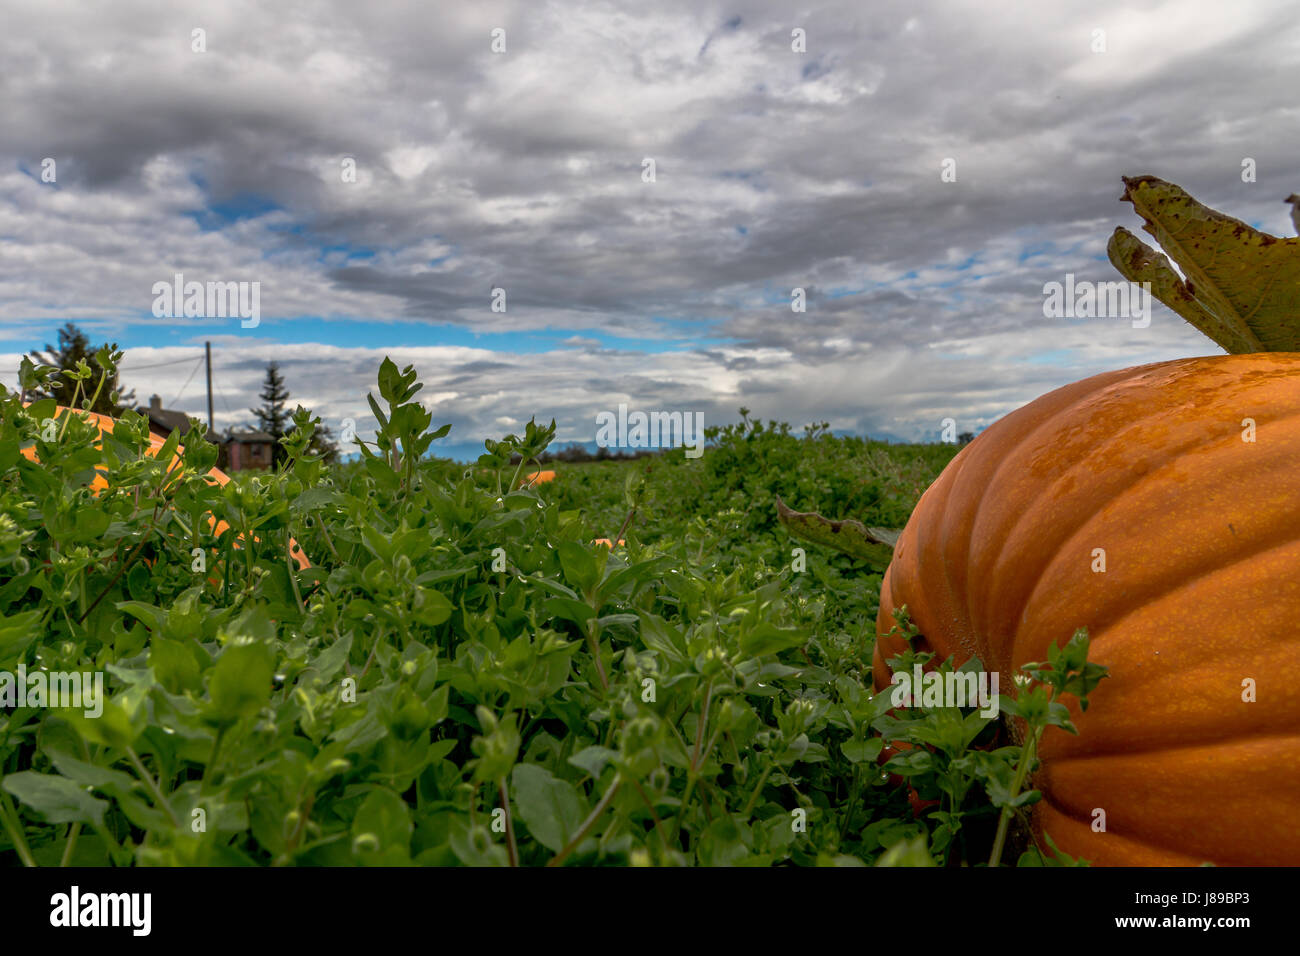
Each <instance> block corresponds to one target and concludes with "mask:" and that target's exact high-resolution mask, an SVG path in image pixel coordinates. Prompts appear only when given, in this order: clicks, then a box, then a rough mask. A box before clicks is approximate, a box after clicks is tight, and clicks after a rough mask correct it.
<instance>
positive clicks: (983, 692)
mask: <svg viewBox="0 0 1300 956" xmlns="http://www.w3.org/2000/svg"><path fill="white" fill-rule="evenodd" d="M889 682H890V683H891V684H893V685H894V689H893V690H892V691H891V692H890V698H889V702H890V703H891V704H893V705H894V706H895V707H917V706H920V707H978V708H979V713H980V716H981V717H996V716H997V715H998V672H997V671H979V672H978V673H977V672H976V671H949V672H948V673H946V674H940V673H939V672H938V671H928V672H922V670H921V665H920V664H917V665H916V666H915V667H913V668H912V670H911V672H910V673H909V672H908V671H894V674H893V676H892V677H890V679H889Z"/></svg>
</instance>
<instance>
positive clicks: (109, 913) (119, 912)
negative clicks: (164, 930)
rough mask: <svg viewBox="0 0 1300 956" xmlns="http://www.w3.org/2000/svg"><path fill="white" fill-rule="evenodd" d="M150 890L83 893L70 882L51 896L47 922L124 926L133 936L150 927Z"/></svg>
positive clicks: (66, 924) (144, 934)
mask: <svg viewBox="0 0 1300 956" xmlns="http://www.w3.org/2000/svg"><path fill="white" fill-rule="evenodd" d="M152 914H153V894H152V893H83V892H81V887H79V886H77V885H75V884H74V885H73V886H72V889H70V890H69V891H68V892H67V893H55V894H54V895H53V896H51V897H50V925H51V926H57V927H79V926H98V927H104V926H108V927H113V926H120V927H126V928H128V929H130V930H131V934H132V935H133V936H148V935H149V932H150V930H151V929H152V928H153V916H152Z"/></svg>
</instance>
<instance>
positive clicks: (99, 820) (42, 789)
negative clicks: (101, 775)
mask: <svg viewBox="0 0 1300 956" xmlns="http://www.w3.org/2000/svg"><path fill="white" fill-rule="evenodd" d="M3 784H4V788H5V789H6V790H8V791H9V792H10V793H12V794H13V795H14V796H15V797H17V798H18V799H19V800H21V801H22V802H23V803H25V804H26V805H27V806H29V807H31V808H32V809H33V810H36V811H37V812H39V813H40V814H41V816H43V817H44V818H45V819H46V820H48V821H49V822H50V823H89V824H92V825H94V826H102V825H103V823H104V811H105V810H107V809H108V801H106V800H100V799H99V798H98V797H95V796H94V795H92V794H91V793H90V792H89V791H88V790H87V789H86V788H85V787H83V786H81V785H79V784H76V783H74V782H73V781H71V780H69V779H68V778H67V777H59V776H55V775H53V774H44V773H37V772H36V771H34V770H23V771H20V772H19V773H11V774H6V775H5V777H4V780H3Z"/></svg>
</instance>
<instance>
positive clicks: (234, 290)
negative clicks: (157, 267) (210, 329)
mask: <svg viewBox="0 0 1300 956" xmlns="http://www.w3.org/2000/svg"><path fill="white" fill-rule="evenodd" d="M152 291H153V294H154V300H153V314H154V316H155V318H159V319H179V318H182V317H183V318H187V319H224V318H231V317H235V316H238V317H239V318H240V319H241V320H242V321H241V322H240V323H239V325H240V327H241V328H245V329H255V328H257V327H258V325H260V324H261V322H262V283H260V282H208V283H206V284H205V283H202V282H186V281H185V275H184V274H183V273H180V272H178V273H176V275H175V277H174V278H173V280H172V281H171V282H155V283H154V284H153V290H152Z"/></svg>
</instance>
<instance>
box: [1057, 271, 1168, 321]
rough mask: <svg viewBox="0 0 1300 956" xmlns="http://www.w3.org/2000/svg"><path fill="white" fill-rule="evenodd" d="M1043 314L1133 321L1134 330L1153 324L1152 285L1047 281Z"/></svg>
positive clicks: (1068, 276)
mask: <svg viewBox="0 0 1300 956" xmlns="http://www.w3.org/2000/svg"><path fill="white" fill-rule="evenodd" d="M1043 295H1044V296H1046V298H1045V299H1044V300H1043V315H1045V316H1046V317H1047V318H1049V319H1076V318H1077V319H1091V318H1098V319H1105V318H1112V319H1132V320H1133V328H1135V329H1145V328H1146V327H1147V326H1149V325H1150V324H1151V283H1150V282H1143V283H1141V284H1139V283H1137V282H1091V281H1089V280H1088V279H1083V280H1082V281H1078V282H1076V281H1075V278H1074V273H1073V272H1067V273H1066V274H1065V282H1064V283H1061V282H1044V283H1043Z"/></svg>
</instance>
